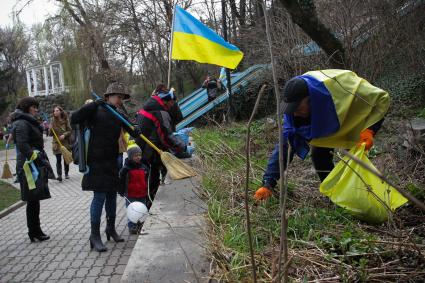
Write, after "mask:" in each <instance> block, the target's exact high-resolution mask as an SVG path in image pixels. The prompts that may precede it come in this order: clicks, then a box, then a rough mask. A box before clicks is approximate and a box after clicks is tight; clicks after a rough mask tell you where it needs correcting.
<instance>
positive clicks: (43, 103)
mask: <svg viewBox="0 0 425 283" xmlns="http://www.w3.org/2000/svg"><path fill="white" fill-rule="evenodd" d="M35 98H36V99H37V101H38V102H39V103H40V106H39V108H38V109H39V113H40V114H41V115H43V113H46V114H47V115H48V117H49V119H50V116H51V114H52V112H53V108H54V107H55V106H56V105H59V106H61V107H62V108H63V109H64V110H66V111H69V110H71V109H69V106H68V96H67V95H66V94H61V95H49V96H35ZM43 118H44V117H43Z"/></svg>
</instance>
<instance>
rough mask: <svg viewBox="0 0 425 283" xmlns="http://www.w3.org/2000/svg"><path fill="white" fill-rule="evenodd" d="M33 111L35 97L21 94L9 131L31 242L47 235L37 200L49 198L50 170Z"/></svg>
mask: <svg viewBox="0 0 425 283" xmlns="http://www.w3.org/2000/svg"><path fill="white" fill-rule="evenodd" d="M37 113H38V102H37V100H36V99H35V98H33V97H24V98H22V99H21V100H20V101H19V103H18V106H17V107H16V111H15V112H14V114H13V116H12V121H13V130H12V134H13V137H14V139H15V144H16V147H17V151H18V155H17V166H16V167H17V175H18V179H19V183H20V186H21V198H22V200H23V201H26V202H27V226H28V236H29V238H30V240H31V242H34V241H35V239H37V240H39V241H45V240H48V239H50V237H49V236H47V235H46V234H44V233H43V231H42V230H41V228H40V200H43V199H48V198H50V192H49V186H48V176H49V173H51V174H53V172H52V168H51V167H50V164H49V160H48V159H47V155H46V153H45V152H44V144H43V128H42V127H41V125H40V124H39V122H38V121H37V120H36V118H35V117H36V115H37ZM25 169H26V170H25Z"/></svg>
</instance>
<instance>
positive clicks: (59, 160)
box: [55, 153, 69, 177]
mask: <svg viewBox="0 0 425 283" xmlns="http://www.w3.org/2000/svg"><path fill="white" fill-rule="evenodd" d="M55 156H56V173H58V177H59V176H62V159H63V158H62V154H60V153H59V154H55ZM63 164H64V167H65V175H68V172H69V164H66V162H65V160H64V161H63Z"/></svg>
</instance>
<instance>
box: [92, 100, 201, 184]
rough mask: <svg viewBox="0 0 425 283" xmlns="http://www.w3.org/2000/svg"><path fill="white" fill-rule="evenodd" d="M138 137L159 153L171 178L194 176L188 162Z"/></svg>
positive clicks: (131, 127)
mask: <svg viewBox="0 0 425 283" xmlns="http://www.w3.org/2000/svg"><path fill="white" fill-rule="evenodd" d="M92 95H93V96H94V97H95V98H97V99H100V97H99V96H98V95H97V94H95V93H94V92H92ZM102 105H103V106H104V107H105V108H106V109H108V110H109V111H110V112H111V113H112V114H114V115H115V116H117V117H118V119H120V120H121V121H122V122H123V123H124V124H126V125H127V127H129V128H130V129H132V130H133V131H134V130H135V128H134V126H133V125H132V124H130V122H128V121H127V120H126V119H125V118H124V117H122V116H121V114H120V113H118V112H117V111H115V109H113V108H112V107H111V106H109V105H108V104H106V103H103V104H102ZM140 137H141V138H142V139H143V140H144V141H145V142H146V143H147V144H148V145H149V146H150V147H152V148H153V149H154V150H155V151H156V152H158V153H159V155H160V156H161V160H162V163H164V165H165V167H167V170H168V174H170V177H171V179H173V180H180V179H184V178H190V177H193V176H196V172H195V170H194V169H193V168H192V167H190V166H189V165H188V164H186V163H185V162H183V161H181V160H180V159H178V158H177V157H175V156H174V155H172V154H171V153H169V152H166V151H162V150H160V149H159V148H158V147H157V146H156V145H154V144H153V143H152V142H151V141H150V140H149V139H148V138H147V137H145V136H144V135H143V134H140Z"/></svg>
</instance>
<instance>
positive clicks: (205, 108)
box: [176, 65, 265, 131]
mask: <svg viewBox="0 0 425 283" xmlns="http://www.w3.org/2000/svg"><path fill="white" fill-rule="evenodd" d="M257 66H259V67H258V68H255V69H254V70H250V72H248V74H244V75H243V76H242V73H241V77H239V79H238V80H237V82H235V83H233V84H232V92H234V93H236V92H238V91H239V90H240V87H241V86H242V85H245V84H246V83H247V81H248V80H249V79H251V78H253V77H255V76H256V75H258V73H259V72H260V71H261V70H263V68H264V66H265V65H257ZM227 99H229V92H228V91H226V92H225V93H223V94H222V95H220V96H219V97H217V98H216V99H214V100H213V101H211V102H210V103H207V104H206V105H204V106H203V107H201V108H199V109H198V110H196V111H195V112H193V113H192V114H191V115H190V116H188V117H187V118H185V119H184V120H183V121H181V122H180V123H179V124H177V126H176V131H179V130H181V129H183V128H184V127H186V126H188V125H189V124H191V123H193V122H194V121H195V120H197V119H198V118H199V117H201V116H202V115H204V114H205V113H207V112H209V111H211V110H212V109H214V108H215V107H216V106H217V105H219V104H221V103H223V102H224V101H226V100H227ZM205 100H206V101H208V98H207V97H206V95H205Z"/></svg>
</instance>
